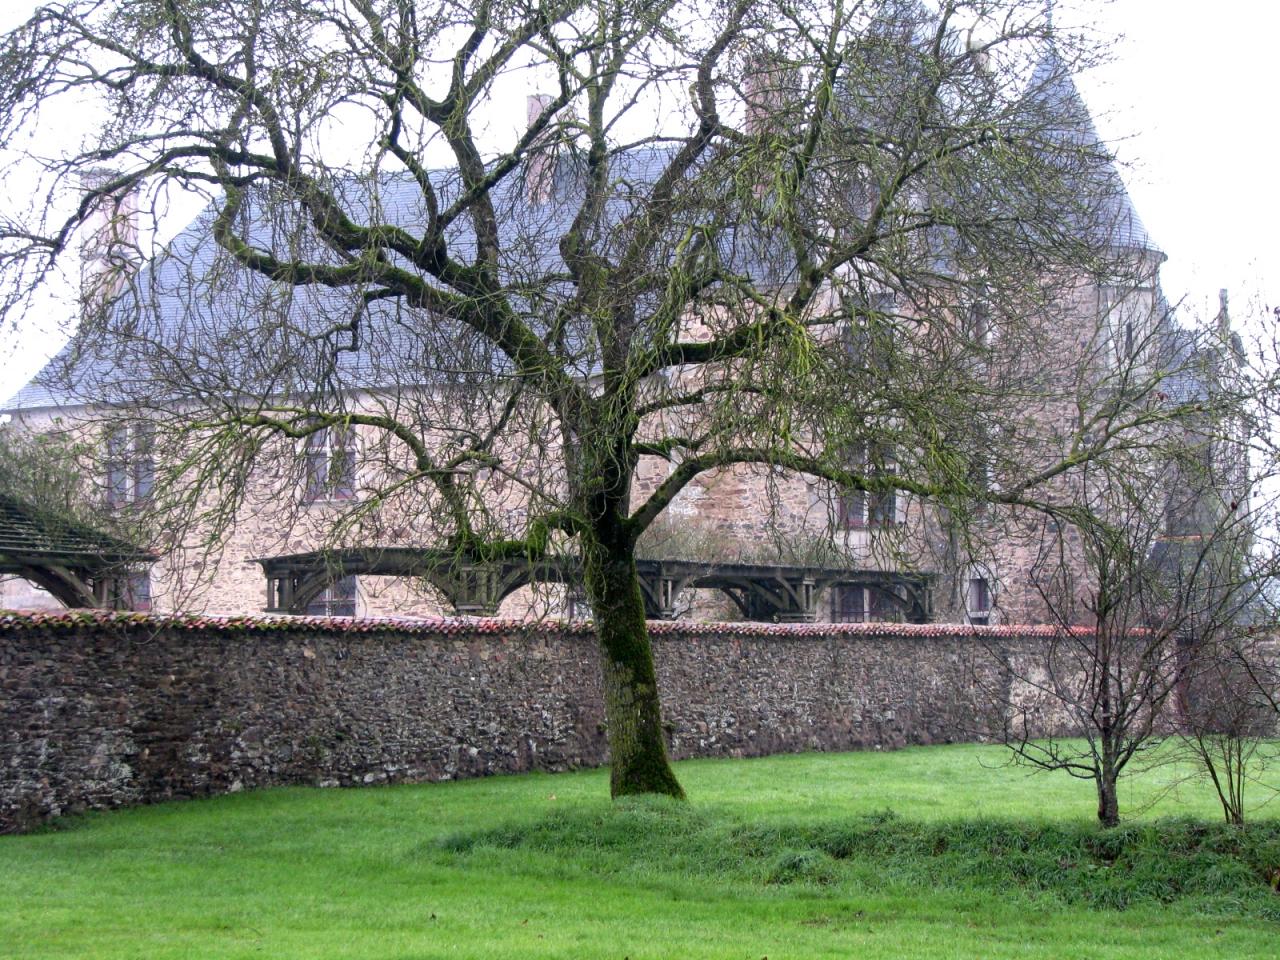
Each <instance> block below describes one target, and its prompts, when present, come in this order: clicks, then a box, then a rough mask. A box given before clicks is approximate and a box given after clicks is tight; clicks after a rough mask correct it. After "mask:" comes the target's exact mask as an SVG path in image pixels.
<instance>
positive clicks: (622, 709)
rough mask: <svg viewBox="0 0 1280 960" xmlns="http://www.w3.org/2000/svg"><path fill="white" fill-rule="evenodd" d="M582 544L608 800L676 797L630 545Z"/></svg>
mask: <svg viewBox="0 0 1280 960" xmlns="http://www.w3.org/2000/svg"><path fill="white" fill-rule="evenodd" d="M584 540H585V541H586V542H585V543H584V544H583V561H584V567H585V570H584V573H585V578H586V584H585V585H586V590H587V597H588V599H589V600H590V602H591V609H592V612H593V615H594V617H595V625H596V636H597V637H598V638H599V641H600V651H601V655H602V659H603V667H604V669H603V674H604V676H603V680H604V704H605V720H606V722H607V724H608V728H609V754H610V763H611V765H612V768H611V773H610V777H609V787H610V792H611V793H612V795H613V796H614V797H621V796H626V795H628V794H637V793H659V794H667V795H669V796H673V797H681V798H683V797H684V790H683V789H682V788H681V786H680V783H679V781H678V780H676V775H675V772H674V771H673V770H672V769H671V762H670V759H669V758H668V756H667V746H666V740H665V737H664V735H663V728H662V709H661V703H660V700H659V696H658V679H657V674H656V671H655V670H654V665H653V650H652V647H651V646H650V644H649V630H648V627H647V625H646V623H645V615H644V599H643V597H642V595H641V593H640V581H639V578H638V577H637V575H636V563H635V549H634V546H633V545H632V544H631V543H630V542H629V540H628V539H627V538H625V537H624V538H622V539H621V541H620V542H619V541H617V540H614V541H612V542H600V541H598V540H596V538H593V537H586V538H584Z"/></svg>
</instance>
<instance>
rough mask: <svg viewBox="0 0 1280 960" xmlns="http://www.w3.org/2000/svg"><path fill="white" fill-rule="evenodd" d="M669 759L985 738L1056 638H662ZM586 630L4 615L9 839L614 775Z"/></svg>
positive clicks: (0, 760)
mask: <svg viewBox="0 0 1280 960" xmlns="http://www.w3.org/2000/svg"><path fill="white" fill-rule="evenodd" d="M650 628H651V631H652V634H653V642H654V648H655V657H656V660H657V666H658V674H659V682H660V685H661V688H662V697H663V702H664V704H666V723H667V727H668V730H669V739H670V746H671V750H672V753H673V754H674V755H675V756H676V757H678V758H683V757H698V756H721V757H746V756H759V755H764V754H769V753H778V752H788V751H803V750H850V749H858V748H881V747H883V748H893V747H900V746H904V745H907V744H927V743H945V742H951V741H958V740H966V739H974V738H978V737H980V736H982V735H983V733H984V730H985V729H986V723H987V721H986V720H984V718H990V717H993V716H995V715H996V714H999V713H1000V712H1001V711H1002V710H1003V709H1004V708H1005V707H1006V706H1007V705H1008V699H1009V696H1010V691H1011V690H1012V689H1013V687H1012V686H1011V681H1010V677H1011V673H1012V672H1017V671H1016V669H1015V670H1014V671H1012V672H1011V671H1010V670H1008V669H1007V659H1006V658H1014V659H1015V661H1016V660H1017V658H1021V657H1031V656H1035V655H1036V654H1037V652H1041V653H1042V652H1043V648H1044V643H1045V638H1046V637H1047V636H1048V631H1047V630H1046V629H1045V628H1035V627H1027V628H1014V627H992V628H967V627H957V626H944V625H906V624H900V625H897V624H895V625H883V624H859V625H840V626H819V625H812V626H809V625H806V626H771V625H763V624H724V623H720V624H714V623H701V624H698V623H682V622H663V623H653V624H651V625H650ZM599 678H600V667H599V663H598V653H597V645H596V641H595V639H594V636H593V634H592V632H591V629H590V627H589V626H588V625H566V624H559V623H545V622H544V623H533V622H526V621H511V620H434V621H419V622H414V621H407V620H350V619H343V618H336V619H323V618H290V617H275V618H270V617H252V618H194V617H185V618H178V617H163V616H145V615H140V614H109V613H104V612H73V613H63V614H52V615H40V614H32V615H8V616H5V617H0V831H12V830H17V829H22V828H25V827H28V826H30V825H33V824H36V823H39V822H41V821H43V820H46V819H48V818H50V817H54V816H58V815H60V814H65V813H71V812H76V811H80V810H85V809H89V808H109V807H116V806H122V805H128V804H137V803H148V802H153V801H160V800H167V799H172V798H179V797H191V796H198V795H203V794H211V793H221V792H226V791H235V790H239V789H242V788H251V787H264V786H269V785H273V784H286V783H309V784H319V785H326V786H337V785H342V786H346V785H360V784H374V783H386V782H398V781H429V780H446V779H453V778H461V777H474V776H484V775H488V774H496V773H514V772H518V771H524V770H553V771H560V770H567V769H571V768H575V767H581V766H594V765H598V764H601V763H604V762H605V760H606V753H607V738H606V729H605V722H604V709H603V703H602V698H601V693H600V689H599V685H600V679H599Z"/></svg>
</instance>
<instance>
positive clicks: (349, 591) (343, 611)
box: [307, 577, 356, 617]
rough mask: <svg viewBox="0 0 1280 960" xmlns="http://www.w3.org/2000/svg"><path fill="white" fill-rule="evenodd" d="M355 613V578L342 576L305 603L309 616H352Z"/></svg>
mask: <svg viewBox="0 0 1280 960" xmlns="http://www.w3.org/2000/svg"><path fill="white" fill-rule="evenodd" d="M355 615H356V578H355V577H343V578H342V579H340V580H335V581H334V582H333V583H331V584H329V586H327V587H325V589H324V591H323V592H322V593H319V594H317V595H316V598H315V599H314V600H312V601H311V602H310V603H308V604H307V616H309V617H354V616H355Z"/></svg>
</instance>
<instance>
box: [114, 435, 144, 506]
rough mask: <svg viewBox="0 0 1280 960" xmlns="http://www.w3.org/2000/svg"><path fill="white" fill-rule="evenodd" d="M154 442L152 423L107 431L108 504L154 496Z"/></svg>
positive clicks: (133, 501)
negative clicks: (152, 494)
mask: <svg viewBox="0 0 1280 960" xmlns="http://www.w3.org/2000/svg"><path fill="white" fill-rule="evenodd" d="M154 445H155V428H154V427H153V426H152V425H151V424H149V423H134V424H128V425H123V426H118V427H112V428H111V429H110V430H108V431H107V440H106V447H107V458H106V473H107V476H106V482H107V484H106V485H107V506H109V507H123V506H126V505H128V504H130V503H136V502H138V501H140V500H146V499H147V498H148V497H150V496H151V492H152V490H153V489H154V488H155V477H156V466H155V455H154V449H153V448H154Z"/></svg>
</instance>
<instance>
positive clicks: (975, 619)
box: [966, 577, 991, 626]
mask: <svg viewBox="0 0 1280 960" xmlns="http://www.w3.org/2000/svg"><path fill="white" fill-rule="evenodd" d="M966 606H967V607H968V614H969V622H970V623H972V624H977V625H978V626H985V625H986V624H988V623H990V622H991V585H990V584H989V583H988V582H987V578H986V577H970V578H969V590H968V598H967V603H966Z"/></svg>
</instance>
